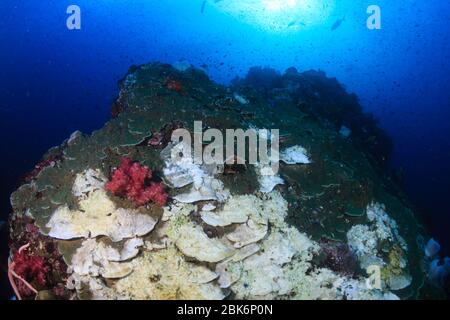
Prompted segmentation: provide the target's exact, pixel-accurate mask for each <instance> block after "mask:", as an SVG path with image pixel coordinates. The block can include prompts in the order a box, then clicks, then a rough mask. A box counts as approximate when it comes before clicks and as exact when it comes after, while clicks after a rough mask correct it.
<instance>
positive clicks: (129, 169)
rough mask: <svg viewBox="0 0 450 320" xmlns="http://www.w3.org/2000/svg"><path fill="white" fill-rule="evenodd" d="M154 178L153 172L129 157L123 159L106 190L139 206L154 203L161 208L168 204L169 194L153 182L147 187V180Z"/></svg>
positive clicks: (159, 184)
mask: <svg viewBox="0 0 450 320" xmlns="http://www.w3.org/2000/svg"><path fill="white" fill-rule="evenodd" d="M151 178H152V171H151V170H150V169H149V168H148V167H146V166H142V165H140V164H139V163H137V162H134V163H133V161H132V160H131V159H130V158H127V157H124V158H122V160H121V162H120V167H119V168H117V169H116V170H114V172H113V174H112V178H111V181H110V182H108V183H107V184H106V190H108V191H111V192H112V193H113V194H114V195H116V196H124V197H127V198H128V199H129V200H131V201H133V202H134V203H136V204H137V205H144V204H146V203H148V202H150V201H153V202H154V203H156V204H157V205H159V206H164V205H165V204H166V202H167V197H168V195H167V193H166V192H165V191H164V186H163V185H162V184H161V183H155V182H152V183H151V184H150V185H149V186H147V185H146V180H150V179H151Z"/></svg>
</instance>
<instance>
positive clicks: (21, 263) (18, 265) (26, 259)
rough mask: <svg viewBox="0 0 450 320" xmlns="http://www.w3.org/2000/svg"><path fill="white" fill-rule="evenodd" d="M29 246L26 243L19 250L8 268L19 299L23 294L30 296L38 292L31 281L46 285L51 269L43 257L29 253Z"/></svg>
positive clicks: (42, 285)
mask: <svg viewBox="0 0 450 320" xmlns="http://www.w3.org/2000/svg"><path fill="white" fill-rule="evenodd" d="M28 246H29V245H25V246H23V247H21V249H19V250H18V251H17V253H16V254H15V255H14V259H13V261H12V262H11V263H10V265H9V270H8V276H9V278H10V281H11V285H12V286H13V288H14V290H15V291H16V294H17V296H18V298H19V299H21V297H23V296H25V297H28V296H31V295H33V294H36V292H37V290H36V289H34V288H33V287H32V286H31V285H30V282H35V283H37V284H38V285H39V286H41V287H45V285H46V284H47V273H48V272H49V271H50V268H49V266H48V265H47V263H46V261H45V259H44V258H43V257H40V256H35V255H30V254H28V252H27V248H28ZM17 280H19V281H17Z"/></svg>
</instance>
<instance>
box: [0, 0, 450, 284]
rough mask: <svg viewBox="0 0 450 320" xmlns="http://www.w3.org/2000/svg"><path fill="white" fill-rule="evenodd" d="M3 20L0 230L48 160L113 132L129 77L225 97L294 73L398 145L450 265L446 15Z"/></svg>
mask: <svg viewBox="0 0 450 320" xmlns="http://www.w3.org/2000/svg"><path fill="white" fill-rule="evenodd" d="M70 5H77V6H78V7H79V8H80V9H81V15H80V17H81V29H79V30H77V29H75V30H70V29H68V27H67V23H66V22H67V19H68V17H69V15H70V14H68V13H67V8H68V7H69V6H70ZM370 5H378V6H379V7H380V8H381V29H379V30H377V29H376V30H370V29H368V27H367V25H366V20H367V19H368V17H369V14H368V13H367V8H368V7H369V6H370ZM0 13H1V15H0V98H1V100H0V137H1V139H0V150H1V151H2V157H1V160H0V161H1V165H0V220H6V219H7V216H8V214H9V213H10V211H11V209H10V205H9V197H10V194H11V193H12V192H13V191H14V190H15V189H16V188H17V186H18V183H19V181H20V177H21V176H23V175H25V174H26V173H27V172H29V171H30V170H31V169H32V168H33V166H34V165H35V164H36V163H37V162H38V161H39V160H40V159H41V157H42V155H43V154H44V153H45V152H46V150H48V149H49V148H50V147H52V146H55V145H59V144H60V143H61V142H62V141H63V140H64V139H66V138H68V137H69V136H70V134H71V133H72V132H74V131H75V130H80V131H82V132H85V133H90V132H92V131H93V130H95V129H98V128H100V127H102V126H103V124H104V123H105V122H106V121H107V120H109V119H110V107H111V104H112V102H113V101H114V99H115V98H116V97H117V95H118V93H119V88H118V85H117V82H118V81H119V80H120V79H122V78H123V76H124V75H125V74H126V72H127V70H128V68H129V67H130V66H131V65H141V64H144V63H148V62H152V61H160V62H164V63H169V64H172V63H174V62H176V61H179V60H183V59H185V60H187V61H189V63H191V64H193V65H194V66H197V67H201V68H203V69H204V70H205V72H206V74H207V75H208V76H209V77H210V78H211V79H212V80H214V81H216V82H218V83H221V84H230V82H231V81H232V80H233V79H234V78H235V77H236V76H240V77H244V76H245V75H246V73H247V71H248V70H249V68H250V67H252V66H262V67H271V68H274V69H276V70H279V71H280V72H281V71H284V70H286V69H287V68H289V67H292V66H294V67H296V68H297V69H298V70H299V71H306V70H310V69H315V70H319V69H320V70H322V71H324V72H326V74H327V76H329V77H335V78H337V79H338V81H339V82H340V83H342V84H343V85H344V86H345V88H346V89H347V91H348V92H351V93H355V94H356V95H357V96H358V97H359V100H360V102H361V105H362V106H363V108H364V110H365V111H366V112H369V113H372V114H373V115H374V116H375V118H376V119H377V121H378V123H379V125H380V127H381V128H383V129H384V130H385V131H386V132H387V133H388V135H389V136H390V138H391V139H392V141H393V144H394V149H393V153H392V156H391V158H390V159H389V164H388V166H389V170H391V171H392V172H393V173H394V174H395V175H396V176H397V177H398V179H399V180H400V182H401V184H402V185H403V187H404V188H405V190H406V192H407V194H408V195H409V198H410V200H411V201H412V202H413V203H414V204H415V205H416V206H417V208H418V209H419V212H420V214H421V217H422V219H423V220H424V221H425V223H426V227H427V228H428V230H429V232H430V233H431V234H432V235H433V237H434V238H435V239H436V240H437V241H438V242H439V243H440V244H441V246H442V250H443V254H447V255H448V254H450V237H449V236H448V230H450V202H449V195H450V191H449V190H450V188H449V185H450V122H449V119H450V64H449V59H450V42H449V37H450V31H449V30H450V28H449V26H448V23H449V22H450V3H449V2H448V1H442V0H428V1H419V0H399V1H388V0H370V1H366V0H361V1H352V0H334V1H333V0H315V1H314V0H297V1H295V0H292V1H277V0H267V1H264V0H261V1H256V0H255V1H253V0H249V1H245V0H242V1H234V0H229V1H228V0H221V1H214V0H211V1H210V0H208V1H203V0H189V1H187V0H163V1H161V0H137V1H127V0H114V1H112V0H105V1H92V0H71V1H66V0H43V1H37V0H20V1H18V0H16V1H13V0H2V1H1V2H0ZM4 233H5V232H4V230H3V239H5V240H4V241H6V236H5V235H4ZM4 252H6V251H5V250H4ZM4 257H5V254H4V255H3V258H4ZM2 265H4V264H2ZM2 279H3V278H2Z"/></svg>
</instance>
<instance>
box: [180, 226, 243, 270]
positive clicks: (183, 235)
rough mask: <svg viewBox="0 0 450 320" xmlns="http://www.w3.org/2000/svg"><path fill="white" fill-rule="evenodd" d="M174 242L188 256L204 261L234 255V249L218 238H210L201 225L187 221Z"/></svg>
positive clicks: (213, 260) (216, 260)
mask: <svg viewBox="0 0 450 320" xmlns="http://www.w3.org/2000/svg"><path fill="white" fill-rule="evenodd" d="M175 236H176V239H174V242H175V244H176V246H177V248H178V249H180V251H181V252H183V254H184V255H186V256H188V257H193V258H196V259H197V260H199V261H204V262H219V261H222V260H224V259H225V258H228V257H229V256H231V255H233V253H234V251H233V249H232V248H230V247H228V246H227V245H226V244H224V243H223V242H221V241H220V240H218V239H212V238H208V236H207V235H206V234H205V233H204V232H203V230H202V229H201V227H200V226H195V225H194V224H192V223H186V224H184V225H182V226H180V227H179V228H178V230H177V232H176V235H175Z"/></svg>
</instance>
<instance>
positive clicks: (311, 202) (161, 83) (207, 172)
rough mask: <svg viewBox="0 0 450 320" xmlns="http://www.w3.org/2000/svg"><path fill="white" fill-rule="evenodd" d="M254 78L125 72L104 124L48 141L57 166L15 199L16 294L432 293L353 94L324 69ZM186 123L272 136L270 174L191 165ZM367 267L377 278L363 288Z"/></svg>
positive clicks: (154, 69)
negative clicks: (176, 134)
mask: <svg viewBox="0 0 450 320" xmlns="http://www.w3.org/2000/svg"><path fill="white" fill-rule="evenodd" d="M261 72H263V75H261ZM251 73H252V74H253V75H251V76H249V77H248V79H247V81H246V82H245V81H244V83H240V82H239V81H238V82H236V86H234V87H233V88H226V87H223V86H220V85H217V84H215V83H213V82H212V81H210V80H209V79H208V77H207V76H206V75H205V74H204V73H203V72H202V71H200V70H197V69H195V68H193V67H192V66H190V65H189V66H188V64H187V63H179V64H177V68H173V67H171V66H169V65H164V64H158V63H154V64H148V65H142V66H133V67H131V68H130V70H129V73H128V74H127V75H126V76H125V77H124V79H123V80H122V81H121V83H120V94H119V97H118V98H117V100H116V101H115V103H114V104H113V106H112V113H113V116H114V117H113V118H112V119H111V120H110V121H108V122H107V123H106V124H105V126H104V127H103V128H101V129H99V130H97V131H94V132H93V133H92V134H90V135H85V134H82V133H80V132H75V133H74V134H72V135H71V136H70V138H69V139H67V140H66V141H64V142H63V143H62V145H61V146H58V147H55V148H53V149H51V150H49V152H48V153H47V154H46V155H45V156H44V158H43V159H54V161H52V162H46V164H44V165H38V166H37V167H39V168H40V169H41V170H39V172H36V173H34V174H33V178H32V179H28V180H27V181H26V182H25V183H24V184H23V185H21V186H20V187H19V188H18V189H17V190H16V192H14V193H13V194H12V196H11V205H12V208H13V213H12V214H11V217H10V221H9V226H10V237H11V241H10V248H11V259H10V261H11V264H10V271H11V273H10V274H11V278H12V281H13V284H14V285H15V286H16V287H17V288H18V294H19V295H21V298H24V299H33V298H36V299H55V298H56V299H58V298H64V299H225V298H228V299H399V298H401V299H408V298H409V299H415V298H420V297H423V296H427V294H428V292H426V291H425V290H431V289H430V287H428V286H426V285H425V282H426V281H427V276H428V275H432V274H437V275H438V276H437V277H435V278H436V279H438V278H439V277H440V275H441V274H443V273H442V271H446V270H447V269H445V268H444V265H443V264H441V263H439V262H436V263H435V264H434V265H433V266H434V267H433V269H432V270H428V268H422V266H423V265H424V263H423V262H424V261H427V260H426V257H425V253H424V250H423V249H424V248H423V246H421V245H420V244H419V243H418V241H417V239H418V237H424V236H426V232H425V231H424V230H423V228H422V226H421V224H420V223H419V222H418V221H417V218H416V216H415V214H414V212H413V210H412V209H411V206H410V205H409V204H408V201H407V200H406V198H405V197H404V195H403V193H402V191H401V190H400V189H399V188H398V187H397V186H396V185H395V184H394V183H393V182H392V179H390V177H389V176H388V175H387V174H386V173H385V171H384V170H383V167H382V166H381V165H380V164H379V163H378V162H377V161H372V160H373V159H372V157H377V158H378V160H380V159H381V158H382V157H385V156H386V153H385V151H386V150H384V147H380V145H378V146H370V143H369V142H368V140H370V139H369V137H368V136H366V133H363V132H366V131H365V130H366V129H367V130H368V131H367V132H368V133H369V134H370V135H373V133H374V132H375V138H373V139H375V140H376V141H378V142H381V143H383V142H382V135H377V134H376V133H377V130H376V129H375V128H376V126H375V127H374V124H373V123H372V122H371V121H370V120H368V118H365V116H363V115H362V113H361V111H360V109H359V105H358V104H357V100H356V97H354V96H351V95H347V94H346V93H345V91H344V90H343V89H342V88H341V87H340V86H339V85H338V83H337V81H335V80H333V79H328V78H326V77H325V75H324V74H322V73H319V72H306V73H303V74H300V73H298V72H297V71H296V70H293V69H291V70H288V71H287V72H286V73H285V74H283V75H280V74H278V73H276V72H273V71H272V70H270V69H267V70H262V71H261V70H259V69H254V70H252V72H251ZM267 75H268V76H267ZM250 78H253V79H254V80H251V79H250ZM255 83H256V84H255ZM252 84H253V85H252ZM249 85H250V86H253V87H257V88H259V89H258V90H255V89H252V88H251V87H249ZM336 114H338V115H339V117H338V118H336V119H335V118H333V117H334V116H335V115H336ZM361 118H364V119H366V120H367V121H366V122H364V123H365V124H364V126H366V128H365V129H364V128H358V127H357V125H356V124H357V121H356V120H355V119H361ZM196 120H202V121H203V125H204V127H205V128H217V129H219V130H221V131H225V130H226V129H237V128H242V129H244V130H247V129H253V130H256V131H257V134H258V136H259V137H261V138H263V139H266V140H270V139H271V138H272V137H271V136H270V134H269V133H268V131H267V130H263V129H257V128H277V129H279V130H280V137H281V139H280V152H279V154H280V159H281V161H280V163H279V170H278V172H276V174H274V172H273V171H271V168H270V167H269V166H267V165H263V164H257V165H253V164H250V163H249V162H248V159H244V160H245V162H244V164H238V163H237V161H235V163H232V164H223V165H222V164H217V165H207V164H203V163H198V162H197V161H195V160H196V159H194V155H193V152H192V149H191V148H192V146H190V145H188V144H187V143H185V142H184V141H182V142H172V141H170V140H171V139H170V137H171V134H172V132H173V131H174V130H176V129H177V128H184V129H186V130H188V131H189V132H191V133H193V132H194V131H193V123H194V121H196ZM358 121H359V120H358ZM330 123H331V124H330ZM343 126H345V127H347V128H348V129H349V130H351V134H349V135H346V134H345V135H344V134H342V132H341V133H340V132H339V131H340V129H341V128H342V127H343ZM362 142H364V143H362ZM362 145H365V147H366V148H365V149H364V150H363V151H361V150H362V149H361V148H362ZM380 148H381V149H380ZM177 155H178V157H177ZM181 155H182V156H181ZM53 157H57V158H53ZM55 159H57V161H55ZM381 162H382V161H381ZM47 164H48V165H47ZM150 168H152V169H154V171H153V170H151V169H150ZM24 246H25V247H24ZM431 249H432V248H431V247H430V250H429V252H432V251H433V250H431ZM424 259H425V260H424ZM428 262H430V261H428ZM373 267H377V268H379V271H380V272H379V277H380V279H379V280H380V282H381V285H380V287H375V286H370V285H368V282H367V281H368V279H369V276H370V274H371V273H370V272H369V271H370V270H369V269H370V268H373ZM425 269H427V270H425ZM12 271H14V272H15V273H16V274H17V277H16V276H14V275H13V273H12ZM429 272H431V273H430V274H428V273H429ZM19 277H20V278H22V279H23V280H24V281H22V280H20V279H19Z"/></svg>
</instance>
